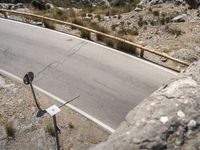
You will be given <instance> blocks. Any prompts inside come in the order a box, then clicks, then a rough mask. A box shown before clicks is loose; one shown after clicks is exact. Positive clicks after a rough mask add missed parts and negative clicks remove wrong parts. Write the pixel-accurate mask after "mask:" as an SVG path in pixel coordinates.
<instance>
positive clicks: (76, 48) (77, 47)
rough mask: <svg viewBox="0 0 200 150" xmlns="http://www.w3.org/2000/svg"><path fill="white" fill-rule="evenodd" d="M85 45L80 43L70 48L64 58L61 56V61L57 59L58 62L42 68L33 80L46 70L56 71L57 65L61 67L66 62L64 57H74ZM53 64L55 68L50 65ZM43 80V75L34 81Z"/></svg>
mask: <svg viewBox="0 0 200 150" xmlns="http://www.w3.org/2000/svg"><path fill="white" fill-rule="evenodd" d="M86 44H87V42H80V43H78V44H77V45H75V46H73V47H71V48H70V49H69V50H68V51H67V52H66V53H65V54H64V56H63V57H62V58H61V59H59V61H53V62H51V63H49V64H47V65H46V66H45V67H44V68H42V69H41V70H40V71H39V72H37V73H36V75H35V78H37V77H39V75H41V74H43V73H44V72H45V71H46V70H47V69H48V68H55V69H56V68H57V67H58V66H59V65H62V64H63V63H64V62H65V61H66V60H67V58H66V56H67V57H71V56H73V55H75V54H76V53H77V52H79V51H80V49H81V48H82V47H83V46H85V45H86ZM54 64H55V66H54V67H53V66H52V65H54ZM43 78H44V75H43V76H41V77H40V78H38V79H37V80H36V82H39V81H40V80H41V79H43Z"/></svg>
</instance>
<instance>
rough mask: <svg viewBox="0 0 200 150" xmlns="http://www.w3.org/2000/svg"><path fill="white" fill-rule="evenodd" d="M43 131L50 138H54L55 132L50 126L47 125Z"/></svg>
mask: <svg viewBox="0 0 200 150" xmlns="http://www.w3.org/2000/svg"><path fill="white" fill-rule="evenodd" d="M45 131H46V132H47V133H48V134H49V135H51V136H54V137H55V135H56V132H55V129H54V128H53V127H52V125H50V124H48V125H47V126H46V127H45Z"/></svg>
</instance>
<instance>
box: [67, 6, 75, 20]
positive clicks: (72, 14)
mask: <svg viewBox="0 0 200 150" xmlns="http://www.w3.org/2000/svg"><path fill="white" fill-rule="evenodd" d="M68 15H69V17H71V18H75V17H76V12H75V11H74V9H72V8H70V9H69V10H68Z"/></svg>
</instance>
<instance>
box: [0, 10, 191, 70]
mask: <svg viewBox="0 0 200 150" xmlns="http://www.w3.org/2000/svg"><path fill="white" fill-rule="evenodd" d="M0 13H3V14H4V16H5V18H6V17H7V13H10V14H14V15H19V16H23V17H31V18H36V19H40V20H42V21H43V22H44V21H51V22H54V23H57V24H63V25H67V26H71V27H74V28H77V29H80V30H85V31H88V32H91V33H95V34H99V35H102V36H104V37H106V38H110V39H113V40H117V41H120V42H123V43H126V44H129V45H130V46H133V47H135V48H138V49H140V50H141V51H140V57H141V58H142V57H143V56H144V52H145V51H146V52H149V53H152V54H155V55H158V56H161V57H164V58H166V59H169V60H171V61H174V62H176V63H178V64H181V65H183V66H186V67H187V66H189V65H190V64H189V63H187V62H185V61H182V60H179V59H176V58H174V57H171V56H169V55H167V54H163V53H161V52H158V51H155V50H152V49H150V48H146V47H143V46H141V45H139V44H136V43H132V42H130V41H127V40H124V39H121V38H118V37H115V36H112V35H109V34H105V33H103V32H99V31H96V30H93V29H90V28H87V27H83V26H80V25H77V24H73V23H71V22H65V21H61V20H56V19H53V18H48V17H44V16H40V15H36V14H31V13H24V12H18V11H13V10H5V9H0Z"/></svg>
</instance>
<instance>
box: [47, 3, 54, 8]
mask: <svg viewBox="0 0 200 150" xmlns="http://www.w3.org/2000/svg"><path fill="white" fill-rule="evenodd" d="M45 7H46V8H47V9H52V8H55V6H54V5H53V4H51V3H46V4H45Z"/></svg>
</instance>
